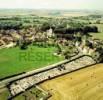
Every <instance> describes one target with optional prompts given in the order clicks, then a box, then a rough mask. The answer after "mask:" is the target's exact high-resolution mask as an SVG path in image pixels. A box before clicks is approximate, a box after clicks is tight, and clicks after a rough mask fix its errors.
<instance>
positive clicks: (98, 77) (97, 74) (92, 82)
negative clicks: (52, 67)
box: [40, 64, 103, 100]
mask: <svg viewBox="0 0 103 100" xmlns="http://www.w3.org/2000/svg"><path fill="white" fill-rule="evenodd" d="M40 86H41V87H42V88H43V89H45V90H48V91H50V92H51V94H52V97H51V98H50V99H49V100H103V64H99V65H95V66H92V67H88V68H85V69H82V70H79V71H77V72H73V73H70V74H67V75H64V76H62V77H59V78H56V79H52V80H50V81H47V82H44V83H42V84H41V85H40Z"/></svg>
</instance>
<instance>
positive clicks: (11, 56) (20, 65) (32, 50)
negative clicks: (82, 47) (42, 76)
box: [0, 46, 63, 78]
mask: <svg viewBox="0 0 103 100" xmlns="http://www.w3.org/2000/svg"><path fill="white" fill-rule="evenodd" d="M55 50H56V48H55V47H48V48H44V47H37V46H30V47H29V48H28V49H27V50H20V49H19V48H18V47H16V48H10V49H1V50H0V78H4V77H7V76H10V75H14V74H18V73H22V72H27V71H31V70H34V69H37V68H41V67H44V66H46V65H50V64H53V63H56V62H58V61H60V60H62V59H63V58H62V57H56V56H54V55H53V53H54V52H55Z"/></svg>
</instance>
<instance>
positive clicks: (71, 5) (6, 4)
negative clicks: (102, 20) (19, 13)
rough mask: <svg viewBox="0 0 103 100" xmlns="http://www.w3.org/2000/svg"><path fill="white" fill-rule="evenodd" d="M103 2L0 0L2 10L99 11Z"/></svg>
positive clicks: (100, 0)
mask: <svg viewBox="0 0 103 100" xmlns="http://www.w3.org/2000/svg"><path fill="white" fill-rule="evenodd" d="M102 5H103V0H0V9H37V10H38V9H44V10H45V9H48V10H99V11H103V6H102Z"/></svg>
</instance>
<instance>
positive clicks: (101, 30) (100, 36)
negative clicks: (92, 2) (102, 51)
mask: <svg viewBox="0 0 103 100" xmlns="http://www.w3.org/2000/svg"><path fill="white" fill-rule="evenodd" d="M92 25H95V26H97V27H98V30H99V33H91V35H92V36H93V37H94V38H97V39H102V40H103V24H92Z"/></svg>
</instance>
